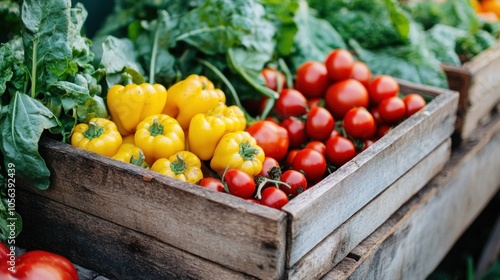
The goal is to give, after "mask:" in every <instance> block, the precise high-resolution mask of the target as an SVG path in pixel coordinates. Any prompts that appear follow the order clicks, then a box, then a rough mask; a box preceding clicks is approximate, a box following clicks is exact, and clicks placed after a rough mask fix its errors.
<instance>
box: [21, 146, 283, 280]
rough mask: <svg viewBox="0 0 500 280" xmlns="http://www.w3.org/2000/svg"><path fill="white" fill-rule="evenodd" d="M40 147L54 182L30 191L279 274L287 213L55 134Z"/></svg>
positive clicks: (234, 264)
mask: <svg viewBox="0 0 500 280" xmlns="http://www.w3.org/2000/svg"><path fill="white" fill-rule="evenodd" d="M40 151H41V154H42V155H43V157H44V158H45V159H50V160H48V161H47V164H48V166H49V169H50V170H51V174H52V177H51V186H50V188H49V189H48V190H46V191H37V190H35V188H33V187H26V189H27V190H29V191H32V192H35V193H38V194H39V195H41V196H44V197H47V198H49V199H52V200H54V201H57V202H60V203H62V204H65V205H68V206H70V207H73V208H76V209H79V210H81V211H83V212H86V213H88V214H91V215H95V216H97V217H101V218H103V219H105V220H107V221H110V222H113V223H116V224H118V225H121V226H124V227H127V228H129V229H132V230H135V231H138V232H142V233H145V234H147V235H150V236H152V237H155V238H157V239H159V240H161V241H162V242H164V243H166V244H169V245H172V246H175V247H177V248H179V249H181V250H185V251H188V252H191V253H193V254H195V255H198V256H200V257H203V258H206V259H209V260H212V261H214V262H217V263H220V264H222V265H224V266H227V267H229V268H232V269H234V270H237V271H241V272H244V273H249V274H251V275H254V276H256V277H261V278H264V279H276V278H280V277H281V276H282V274H283V272H284V265H285V246H286V242H285V240H286V214H285V213H283V212H281V211H279V210H276V209H272V208H268V207H263V206H260V205H254V204H253V203H249V202H246V201H244V200H242V199H239V198H237V197H234V196H231V195H227V194H222V193H217V192H214V191H211V190H207V189H203V188H201V187H199V186H196V185H192V184H188V183H185V182H181V181H178V180H176V179H173V178H169V177H166V176H162V175H160V174H158V173H155V172H152V171H149V170H145V169H142V168H139V167H136V166H133V165H131V164H126V163H122V162H119V161H116V160H113V159H110V158H106V157H102V156H99V155H96V154H91V153H88V152H86V151H83V150H80V149H77V148H74V147H72V146H70V145H66V144H63V143H60V142H57V141H53V140H49V139H45V140H42V141H41V148H40ZM214 248H215V249H214Z"/></svg>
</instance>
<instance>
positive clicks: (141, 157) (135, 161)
mask: <svg viewBox="0 0 500 280" xmlns="http://www.w3.org/2000/svg"><path fill="white" fill-rule="evenodd" d="M145 158H146V157H145V155H144V153H143V152H142V150H139V156H138V157H137V158H136V157H134V155H132V156H131V157H130V161H129V162H130V163H131V164H133V165H136V166H139V167H144V168H146V167H148V164H147V163H146V162H145V161H144V159H145Z"/></svg>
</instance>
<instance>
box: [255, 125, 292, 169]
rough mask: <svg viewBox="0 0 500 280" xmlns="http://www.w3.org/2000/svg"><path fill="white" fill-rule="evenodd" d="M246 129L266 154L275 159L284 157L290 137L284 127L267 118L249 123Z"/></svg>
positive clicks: (279, 159) (278, 159)
mask: <svg viewBox="0 0 500 280" xmlns="http://www.w3.org/2000/svg"><path fill="white" fill-rule="evenodd" d="M246 131H247V132H248V133H250V135H252V136H253V138H255V140H256V141H257V144H258V145H259V146H260V147H261V148H262V149H263V150H264V154H265V155H266V156H268V157H272V158H274V159H275V160H277V161H281V160H282V159H283V158H285V156H286V153H287V152H288V146H289V145H290V139H289V137H288V132H287V131H286V129H285V128H284V127H281V126H280V125H279V124H277V123H274V122H272V121H269V120H260V121H256V122H254V123H252V124H250V125H249V126H248V127H247V128H246Z"/></svg>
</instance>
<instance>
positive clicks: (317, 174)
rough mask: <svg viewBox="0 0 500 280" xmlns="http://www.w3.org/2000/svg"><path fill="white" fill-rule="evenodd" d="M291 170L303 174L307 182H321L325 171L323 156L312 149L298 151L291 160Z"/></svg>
mask: <svg viewBox="0 0 500 280" xmlns="http://www.w3.org/2000/svg"><path fill="white" fill-rule="evenodd" d="M292 169H294V170H297V171H300V172H304V175H305V176H306V178H307V181H317V180H321V179H322V178H323V175H324V174H325V171H326V159H325V156H323V154H321V153H320V152H318V151H315V150H313V149H302V150H299V151H298V152H297V154H296V155H295V157H294V158H293V161H292Z"/></svg>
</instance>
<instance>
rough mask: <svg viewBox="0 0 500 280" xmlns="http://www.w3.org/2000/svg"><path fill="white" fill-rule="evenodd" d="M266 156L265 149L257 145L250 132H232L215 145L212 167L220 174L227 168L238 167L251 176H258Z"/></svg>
mask: <svg viewBox="0 0 500 280" xmlns="http://www.w3.org/2000/svg"><path fill="white" fill-rule="evenodd" d="M264 157H265V154H264V150H262V148H261V147H259V145H257V141H256V140H255V138H253V137H252V135H250V133H248V132H246V131H236V132H230V133H227V134H226V135H224V136H223V137H222V139H221V140H220V141H219V143H218V144H217V146H216V147H215V151H214V156H213V157H212V160H211V161H210V167H211V168H212V169H213V170H214V171H216V172H217V173H219V174H222V173H223V172H224V170H226V168H236V169H239V170H241V171H243V172H245V173H247V174H248V175H250V176H256V175H257V174H259V172H260V171H261V170H262V162H263V161H264Z"/></svg>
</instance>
